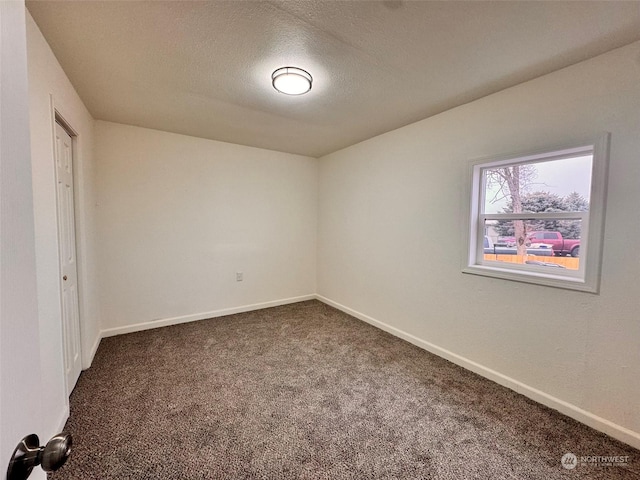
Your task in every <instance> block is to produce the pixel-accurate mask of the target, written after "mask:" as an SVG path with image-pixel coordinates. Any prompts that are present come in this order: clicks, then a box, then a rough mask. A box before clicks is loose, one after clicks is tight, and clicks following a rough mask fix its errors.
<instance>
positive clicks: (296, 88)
mask: <svg viewBox="0 0 640 480" xmlns="http://www.w3.org/2000/svg"><path fill="white" fill-rule="evenodd" d="M312 82H313V78H311V75H310V74H309V72H307V71H305V70H302V69H301V68H296V67H282V68H278V69H277V70H276V71H275V72H273V73H272V74H271V83H272V85H273V88H275V89H276V90H277V91H279V92H280V93H285V94H287V95H302V94H305V93H307V92H308V91H309V90H311V83H312Z"/></svg>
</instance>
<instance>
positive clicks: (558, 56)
mask: <svg viewBox="0 0 640 480" xmlns="http://www.w3.org/2000/svg"><path fill="white" fill-rule="evenodd" d="M27 7H28V9H29V11H30V13H31V14H32V16H33V18H34V19H35V21H36V23H37V24H38V26H39V27H40V29H41V30H42V32H43V34H44V36H45V38H46V39H47V41H48V42H49V44H50V45H51V48H52V49H53V52H54V53H55V55H56V57H57V58H58V60H59V62H60V64H61V65H62V67H63V68H64V70H65V72H66V73H67V75H68V76H69V79H70V80H71V82H72V83H73V85H74V87H75V88H76V90H77V91H78V93H79V95H80V97H81V98H82V100H83V101H84V102H85V105H86V106H87V108H88V109H89V111H90V112H91V114H92V115H93V116H94V118H96V119H101V120H108V121H112V122H120V123H125V124H131V125H138V126H142V127H147V128H154V129H158V130H165V131H169V132H176V133H182V134H186V135H192V136H196V137H203V138H210V139H215V140H222V141H226V142H233V143H238V144H242V145H250V146H255V147H262V148H268V149H273V150H280V151H284V152H291V153H300V154H305V155H310V156H314V157H318V156H322V155H324V154H326V153H330V152H333V151H335V150H338V149H340V148H343V147H346V146H348V145H352V144H354V143H357V142H359V141H362V140H365V139H367V138H370V137H373V136H375V135H378V134H380V133H383V132H386V131H389V130H392V129H395V128H398V127H401V126H403V125H406V124H408V123H411V122H414V121H417V120H420V119H423V118H426V117H428V116H431V115H434V114H436V113H439V112H442V111H444V110H447V109H449V108H452V107H455V106H457V105H461V104H463V103H466V102H469V101H471V100H474V99H477V98H480V97H482V96H485V95H488V94H491V93H493V92H496V91H499V90H501V89H504V88H506V87H509V86H512V85H515V84H518V83H521V82H523V81H526V80H529V79H532V78H535V77H537V76H540V75H543V74H546V73H549V72H552V71H554V70H557V69H559V68H562V67H565V66H568V65H571V64H573V63H576V62H579V61H581V60H584V59H586V58H589V57H592V56H595V55H598V54H600V53H604V52H606V51H609V50H611V49H613V48H617V47H620V46H623V45H626V44H628V43H631V42H633V41H636V40H640V2H608V1H605V2H576V1H570V2H525V1H518V2H516V1H513V2H476V1H471V2H451V1H444V2H428V1H400V0H398V1H391V0H389V1H378V2H376V1H367V2H364V1H346V2H338V1H318V0H315V1H306V0H304V1H303V0H290V1H282V2H280V1H259V2H253V1H209V2H195V1H175V2H167V1H147V2H144V1H134V2H129V1H124V2H120V1H75V2H70V1H27ZM287 65H293V66H298V67H300V68H304V69H305V70H307V71H309V72H310V73H311V74H312V75H313V77H314V84H313V89H312V90H311V92H310V93H309V94H307V95H304V96H300V97H290V96H286V95H283V94H279V93H277V92H276V91H275V90H274V89H273V88H272V87H271V78H270V77H271V72H272V71H273V70H275V69H276V68H278V67H282V66H287Z"/></svg>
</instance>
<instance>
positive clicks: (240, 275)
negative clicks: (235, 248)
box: [236, 272, 244, 282]
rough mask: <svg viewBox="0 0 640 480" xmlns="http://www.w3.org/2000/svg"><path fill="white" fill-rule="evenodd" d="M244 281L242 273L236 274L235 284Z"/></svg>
mask: <svg viewBox="0 0 640 480" xmlns="http://www.w3.org/2000/svg"><path fill="white" fill-rule="evenodd" d="M243 279H244V275H243V274H242V272H236V282H241V281H242V280H243Z"/></svg>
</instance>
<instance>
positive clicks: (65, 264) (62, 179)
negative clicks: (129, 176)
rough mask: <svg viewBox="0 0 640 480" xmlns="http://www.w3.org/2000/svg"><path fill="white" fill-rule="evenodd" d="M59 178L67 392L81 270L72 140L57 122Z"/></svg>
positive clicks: (76, 366) (75, 371) (76, 339)
mask: <svg viewBox="0 0 640 480" xmlns="http://www.w3.org/2000/svg"><path fill="white" fill-rule="evenodd" d="M56 179H57V182H58V238H59V241H60V270H61V272H60V276H61V283H62V331H63V335H64V337H63V341H64V368H65V375H66V380H67V393H68V394H70V393H71V391H72V390H73V387H75V386H76V382H77V381H78V377H79V376H80V371H81V370H82V360H81V355H80V314H79V309H78V270H77V268H76V265H77V262H76V234H75V232H76V227H75V216H74V208H73V141H72V139H71V137H70V136H69V134H68V133H67V132H66V131H65V129H64V128H63V127H62V126H61V125H60V124H59V123H57V122H56Z"/></svg>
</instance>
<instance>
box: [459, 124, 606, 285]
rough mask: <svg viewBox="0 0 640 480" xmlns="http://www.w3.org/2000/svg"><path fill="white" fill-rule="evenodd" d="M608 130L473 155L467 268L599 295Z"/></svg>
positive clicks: (478, 272) (479, 272)
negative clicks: (591, 137)
mask: <svg viewBox="0 0 640 480" xmlns="http://www.w3.org/2000/svg"><path fill="white" fill-rule="evenodd" d="M608 149H609V134H605V135H602V136H601V137H600V138H599V139H598V140H597V141H595V142H591V143H585V144H583V145H580V146H576V147H572V148H563V149H555V150H549V151H545V152H540V153H534V154H528V155H517V156H515V155H514V156H508V157H501V158H494V159H492V160H482V161H474V162H472V164H471V168H470V173H471V180H470V186H471V188H470V197H471V201H470V214H469V218H470V225H469V231H468V233H469V234H468V242H467V243H466V246H465V248H466V249H467V254H466V255H465V264H464V266H463V272H465V273H472V274H477V275H485V276H491V277H498V278H504V279H508V280H516V281H522V282H528V283H537V284H541V285H549V286H554V287H560V288H568V289H573V290H582V291H587V292H593V293H597V292H598V288H599V278H600V263H601V252H602V237H603V226H604V211H605V197H606V184H607V178H606V177H607V164H608Z"/></svg>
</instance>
